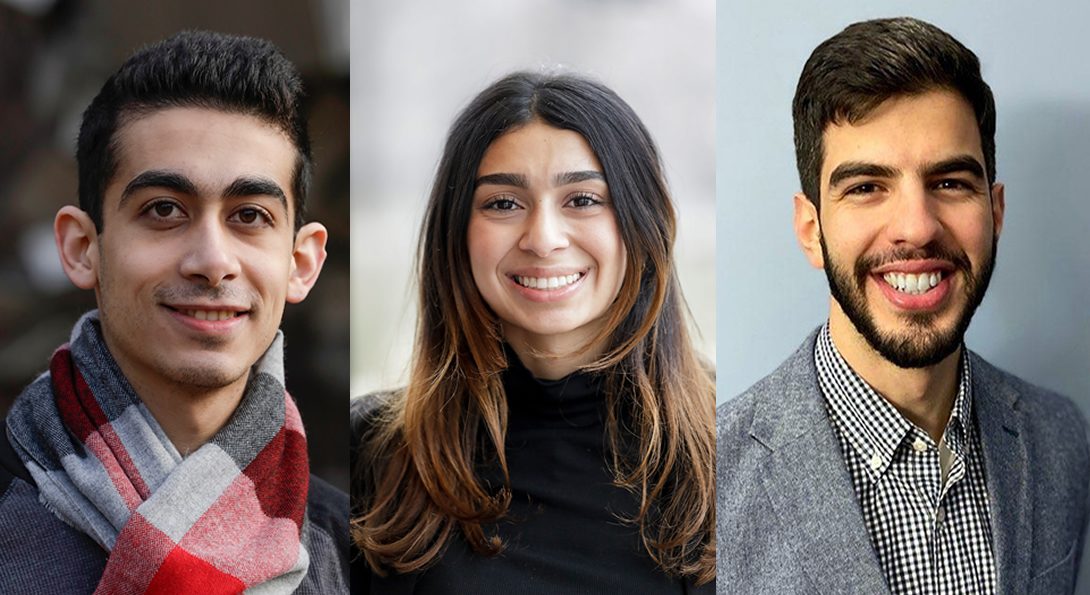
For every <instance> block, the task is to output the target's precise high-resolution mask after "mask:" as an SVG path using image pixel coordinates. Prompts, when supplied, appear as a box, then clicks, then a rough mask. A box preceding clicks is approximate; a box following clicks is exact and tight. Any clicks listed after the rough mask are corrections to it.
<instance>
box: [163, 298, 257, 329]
mask: <svg viewBox="0 0 1090 595" xmlns="http://www.w3.org/2000/svg"><path fill="white" fill-rule="evenodd" d="M162 306H163V308H164V309H165V310H166V311H167V313H168V314H170V316H171V317H172V318H173V319H174V320H176V321H177V322H179V323H181V324H182V326H184V327H186V328H187V329H190V330H193V331H197V332H199V333H203V334H213V335H219V334H226V333H229V332H231V331H233V330H234V329H235V328H237V327H238V326H239V325H241V324H242V323H243V322H244V321H246V320H247V319H248V318H249V316H250V310H249V309H248V308H244V307H241V306H233V305H220V304H162ZM190 310H200V311H204V312H234V313H235V314H236V315H235V316H234V317H232V318H228V319H226V320H201V319H199V318H194V317H192V316H190V315H188V314H186V313H185V312H186V311H190Z"/></svg>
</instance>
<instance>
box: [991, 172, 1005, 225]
mask: <svg viewBox="0 0 1090 595" xmlns="http://www.w3.org/2000/svg"><path fill="white" fill-rule="evenodd" d="M1005 189H1006V188H1005V187H1004V186H1003V184H1002V183H1000V182H996V183H994V184H992V225H993V226H994V227H995V237H997V238H998V237H999V233H1000V232H1001V231H1003V213H1004V212H1005V211H1006V209H1007V199H1006V198H1005V196H1004V193H1003V191H1004V190H1005Z"/></svg>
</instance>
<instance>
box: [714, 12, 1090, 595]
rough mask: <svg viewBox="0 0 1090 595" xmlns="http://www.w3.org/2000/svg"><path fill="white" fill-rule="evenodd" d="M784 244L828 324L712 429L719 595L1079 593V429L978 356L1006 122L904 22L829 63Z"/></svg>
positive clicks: (858, 31) (799, 94) (818, 59)
mask: <svg viewBox="0 0 1090 595" xmlns="http://www.w3.org/2000/svg"><path fill="white" fill-rule="evenodd" d="M793 113H794V125H795V148H796V156H797V160H798V169H799V176H800V178H801V182H802V192H801V193H799V194H797V195H796V196H795V199H794V200H795V216H794V229H795V234H796V237H797V239H798V241H799V244H800V245H801V247H802V250H803V252H804V253H805V255H806V257H807V259H808V260H809V262H810V263H811V264H812V265H813V266H814V267H817V268H821V269H823V270H824V271H825V274H826V277H827V278H828V282H829V290H830V294H831V299H830V302H829V318H828V321H827V322H826V323H825V324H824V325H822V326H821V327H820V328H819V329H817V330H816V331H814V332H813V333H812V334H811V335H810V336H809V337H807V338H806V340H805V341H803V344H802V346H801V347H800V348H799V349H798V351H797V352H795V354H794V355H792V356H791V357H790V358H789V359H788V360H787V361H786V362H784V364H783V365H781V366H780V368H779V369H777V370H776V371H775V372H773V373H772V374H771V375H769V376H767V377H766V378H764V379H763V380H761V381H760V382H758V383H757V384H756V385H754V386H753V387H751V388H750V389H749V390H747V391H746V392H745V393H743V394H742V395H740V396H739V397H737V398H735V399H733V400H731V401H728V402H727V403H726V404H725V405H723V406H721V407H720V409H719V411H718V412H717V413H718V414H717V438H718V457H717V500H718V517H717V524H718V531H717V537H718V564H717V570H718V576H717V588H718V591H719V592H720V593H834V592H835V593H997V592H1002V593H1026V592H1035V593H1036V592H1040V593H1069V592H1071V591H1072V590H1073V588H1074V581H1075V575H1076V571H1077V568H1078V563H1079V560H1080V554H1081V551H1082V547H1083V541H1084V537H1085V529H1086V523H1087V518H1088V515H1087V494H1088V478H1090V454H1088V447H1087V438H1086V425H1085V422H1084V420H1083V418H1082V416H1081V415H1080V414H1079V413H1078V411H1077V409H1076V408H1075V406H1074V405H1073V404H1072V403H1071V402H1070V401H1068V400H1067V399H1065V398H1063V397H1061V396H1059V395H1056V394H1054V393H1052V392H1049V391H1047V390H1044V389H1042V388H1039V387H1036V386H1033V385H1030V384H1028V383H1026V382H1024V381H1022V380H1019V379H1018V378H1015V377H1013V376H1011V375H1010V374H1007V373H1005V372H1003V371H1001V370H999V369H996V368H995V367H993V366H991V365H990V364H988V363H987V362H986V361H984V360H983V359H982V358H980V357H979V356H978V355H976V354H974V353H973V352H971V351H969V350H968V349H967V348H966V347H965V345H964V343H963V336H964V333H965V330H966V328H967V327H968V326H969V321H970V319H971V318H972V315H973V312H974V311H975V309H976V308H977V306H978V305H979V304H980V303H981V300H982V299H983V298H984V293H985V291H986V289H987V287H988V281H989V278H990V277H991V273H992V269H993V267H994V264H995V256H996V246H997V242H998V239H999V236H1000V232H1001V231H1002V229H1003V216H1004V205H1005V203H1004V188H1003V185H1002V184H1000V183H998V182H996V169H995V102H994V99H993V97H992V93H991V89H990V88H989V87H988V85H987V84H986V83H985V82H984V80H983V78H982V77H981V73H980V63H979V61H978V59H977V57H976V55H975V54H973V52H971V51H970V50H969V49H967V48H966V47H965V46H963V45H962V44H961V43H960V42H958V41H957V40H956V39H954V38H953V37H951V36H950V35H948V34H947V33H945V32H943V31H942V30H940V29H938V28H937V27H935V26H933V25H930V24H928V23H924V22H922V21H919V20H915V19H911V18H897V19H882V20H873V21H866V22H862V23H856V24H854V25H851V26H849V27H848V28H846V29H845V30H844V31H842V32H841V33H838V34H837V35H835V36H833V37H832V38H830V39H828V40H826V41H825V42H823V43H822V44H821V45H819V46H818V47H817V48H816V49H815V50H814V52H813V54H812V55H811V56H810V59H809V60H808V61H807V62H806V65H805V67H804V68H803V72H802V75H801V77H800V79H799V83H798V87H797V91H796V94H795V99H794V105H793Z"/></svg>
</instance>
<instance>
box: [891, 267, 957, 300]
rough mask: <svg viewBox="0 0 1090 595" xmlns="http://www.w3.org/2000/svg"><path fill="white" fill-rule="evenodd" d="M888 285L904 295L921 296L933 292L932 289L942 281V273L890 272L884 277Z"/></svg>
mask: <svg viewBox="0 0 1090 595" xmlns="http://www.w3.org/2000/svg"><path fill="white" fill-rule="evenodd" d="M882 278H883V279H885V281H886V283H888V284H889V286H890V287H892V288H894V289H896V290H897V291H900V292H903V293H909V294H912V295H920V294H921V293H926V292H928V291H930V290H931V288H932V287H934V286H936V285H938V284H939V281H942V271H936V272H934V273H920V274H918V275H917V274H914V273H893V272H889V273H886V274H885V275H882Z"/></svg>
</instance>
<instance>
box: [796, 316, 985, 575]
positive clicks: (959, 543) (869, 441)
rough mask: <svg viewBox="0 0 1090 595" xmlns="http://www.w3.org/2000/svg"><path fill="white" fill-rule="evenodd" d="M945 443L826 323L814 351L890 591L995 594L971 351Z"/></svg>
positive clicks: (828, 407) (963, 367) (831, 416)
mask: <svg viewBox="0 0 1090 595" xmlns="http://www.w3.org/2000/svg"><path fill="white" fill-rule="evenodd" d="M961 361H962V364H961V378H960V383H959V387H958V394H957V398H956V400H955V401H954V407H953V411H952V412H951V414H950V421H948V422H947V424H946V429H945V431H944V432H943V439H944V441H945V442H946V446H947V447H948V448H949V450H950V451H951V453H952V461H951V464H950V469H949V474H948V477H947V479H946V483H945V485H944V484H943V482H942V471H941V466H940V463H939V447H938V445H937V444H936V443H935V441H934V440H932V439H931V437H930V436H928V434H927V432H925V431H923V430H921V429H920V428H918V427H917V426H916V425H915V424H913V423H912V422H910V421H908V420H907V419H905V417H904V416H903V415H901V414H900V412H898V411H897V409H895V408H894V407H893V405H891V404H890V403H889V401H887V400H885V399H884V398H883V397H882V396H880V395H879V394H878V393H877V392H876V391H875V390H874V389H873V388H871V387H870V385H868V384H867V383H866V381H864V380H863V379H862V378H860V377H859V375H858V374H856V373H855V372H854V371H853V370H852V369H851V367H850V366H848V363H847V362H846V361H844V358H843V357H842V356H841V355H840V352H839V351H837V349H836V347H835V346H834V345H833V341H832V337H831V336H830V334H829V325H828V324H826V325H825V327H824V328H823V329H822V331H821V333H820V334H819V336H818V340H817V345H816V346H815V348H814V362H815V363H816V364H817V371H818V382H819V384H820V386H821V392H822V394H823V395H824V396H825V405H826V410H827V411H828V414H829V420H830V421H831V423H832V426H833V430H834V433H835V434H836V436H837V440H838V441H839V442H840V449H841V452H842V453H843V455H844V460H845V462H846V463H847V467H848V472H849V474H850V475H851V478H852V485H853V487H854V488H855V494H856V497H857V498H858V500H859V505H860V508H861V509H862V512H863V521H864V523H865V524H866V526H867V532H868V533H869V534H870V538H871V543H872V544H873V545H874V550H875V552H876V553H877V555H878V563H879V564H880V565H881V566H882V571H883V573H884V574H885V576H886V581H887V582H888V583H889V588H890V590H891V591H892V592H893V593H895V594H900V593H973V594H989V593H995V580H996V579H995V556H994V551H993V548H992V530H991V522H990V516H989V506H988V488H987V481H986V479H985V474H984V458H983V453H982V452H981V446H980V434H979V432H978V431H977V428H976V423H975V421H974V419H973V415H972V381H971V379H972V376H971V370H970V369H969V358H967V357H962V358H961Z"/></svg>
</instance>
